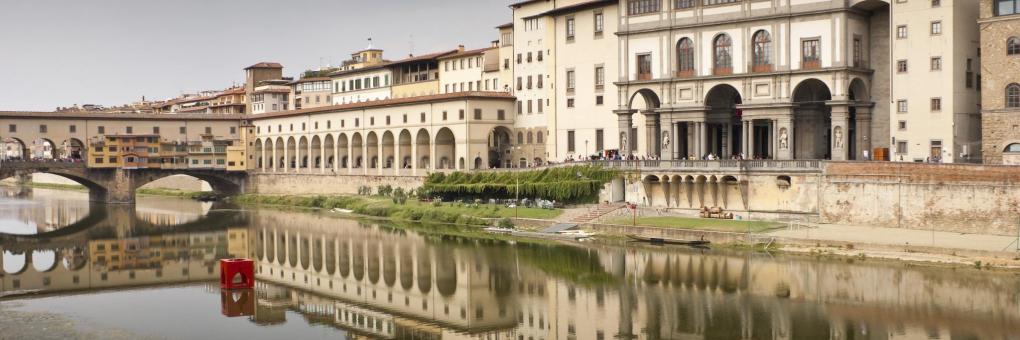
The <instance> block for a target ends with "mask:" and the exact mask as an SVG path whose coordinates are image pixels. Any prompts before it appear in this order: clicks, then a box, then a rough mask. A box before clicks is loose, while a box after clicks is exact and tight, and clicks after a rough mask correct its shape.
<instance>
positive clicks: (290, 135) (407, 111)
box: [251, 94, 514, 176]
mask: <svg viewBox="0 0 1020 340" xmlns="http://www.w3.org/2000/svg"><path fill="white" fill-rule="evenodd" d="M513 103H514V102H513V100H512V97H509V96H506V95H502V94H500V95H491V96H475V97H470V96H467V95H463V94H461V95H456V96H454V95H449V96H445V97H442V98H436V100H435V101H431V102H430V101H429V100H428V98H425V99H419V100H418V101H415V102H407V103H404V102H398V101H395V100H380V101H376V102H368V103H364V104H359V105H360V106H358V107H357V108H356V109H352V108H347V107H326V108H319V109H316V110H312V111H308V110H305V111H299V112H298V113H297V114H293V113H289V114H283V115H266V116H264V118H263V117H259V118H257V119H255V120H254V121H253V123H252V124H253V125H254V126H255V127H256V131H257V136H256V138H255V140H254V143H253V145H252V153H251V154H252V156H253V164H254V168H255V169H256V170H260V171H264V172H297V173H324V174H329V173H332V174H366V175H397V176H407V175H422V174H425V172H426V171H430V170H439V171H443V170H475V169H489V168H503V167H510V166H512V164H513V162H512V161H511V160H512V152H513V147H512V145H513V144H512V141H513V139H512V137H511V136H512V127H513V124H514V120H513V118H514V117H513V115H512V112H513ZM348 106H351V105H348ZM366 123H367V124H366Z"/></svg>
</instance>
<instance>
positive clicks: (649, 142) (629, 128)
mask: <svg viewBox="0 0 1020 340" xmlns="http://www.w3.org/2000/svg"><path fill="white" fill-rule="evenodd" d="M638 98H641V100H640V101H639V100H637V99H638ZM659 107H661V101H660V100H659V95H658V94H656V93H655V91H652V90H651V89H647V88H642V89H638V90H637V91H634V93H633V94H631V96H630V99H628V100H627V109H626V110H617V111H615V112H614V113H616V114H617V115H618V116H619V118H618V122H619V128H620V141H619V142H620V153H621V154H624V155H646V156H659V155H661V154H662V145H661V144H660V137H661V136H660V134H661V130H662V127H661V126H660V125H659V113H658V112H657V111H656V110H658V109H659ZM637 112H640V113H641V115H639V116H637V117H634V113H637Z"/></svg>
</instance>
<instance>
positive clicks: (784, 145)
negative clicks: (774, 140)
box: [779, 128, 790, 150]
mask: <svg viewBox="0 0 1020 340" xmlns="http://www.w3.org/2000/svg"><path fill="white" fill-rule="evenodd" d="M779 148H780V149H783V150H786V149H789V148H790V135H788V134H786V128H782V129H779Z"/></svg>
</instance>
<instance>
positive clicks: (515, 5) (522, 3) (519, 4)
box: [510, 0, 549, 8]
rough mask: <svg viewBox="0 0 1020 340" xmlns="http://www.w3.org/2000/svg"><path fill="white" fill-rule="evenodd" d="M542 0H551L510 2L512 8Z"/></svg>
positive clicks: (538, 0)
mask: <svg viewBox="0 0 1020 340" xmlns="http://www.w3.org/2000/svg"><path fill="white" fill-rule="evenodd" d="M540 1H549V0H524V1H518V2H515V3H512V4H510V7H511V8H516V7H521V6H524V5H527V4H530V3H532V2H540Z"/></svg>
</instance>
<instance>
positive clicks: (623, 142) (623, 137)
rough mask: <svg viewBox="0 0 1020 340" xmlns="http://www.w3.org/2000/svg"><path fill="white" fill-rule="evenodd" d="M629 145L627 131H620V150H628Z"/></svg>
mask: <svg viewBox="0 0 1020 340" xmlns="http://www.w3.org/2000/svg"><path fill="white" fill-rule="evenodd" d="M627 146H629V144H627V133H626V132H620V151H627Z"/></svg>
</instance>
